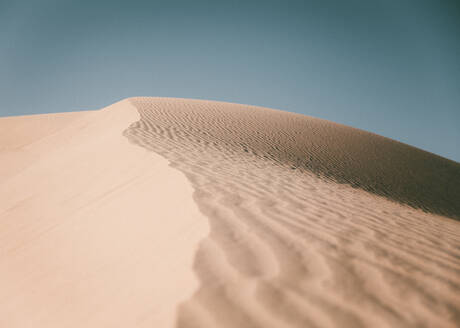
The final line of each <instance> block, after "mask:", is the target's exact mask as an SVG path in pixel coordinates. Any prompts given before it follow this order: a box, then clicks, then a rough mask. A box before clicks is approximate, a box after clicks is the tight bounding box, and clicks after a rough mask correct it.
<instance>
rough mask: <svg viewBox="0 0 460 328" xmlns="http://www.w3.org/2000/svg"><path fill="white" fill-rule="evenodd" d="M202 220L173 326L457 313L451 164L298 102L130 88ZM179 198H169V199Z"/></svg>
mask: <svg viewBox="0 0 460 328" xmlns="http://www.w3.org/2000/svg"><path fill="white" fill-rule="evenodd" d="M131 103H132V104H133V105H134V106H136V108H137V109H138V111H139V113H140V115H141V120H140V121H138V122H136V123H134V124H132V125H131V126H130V127H129V128H128V129H127V130H126V131H125V132H124V134H125V136H126V137H128V138H129V140H130V141H132V142H134V143H136V144H138V145H140V146H142V147H145V148H148V149H150V150H153V151H154V152H156V153H158V154H160V155H162V156H164V157H165V158H167V159H168V160H169V161H170V163H171V164H170V165H171V166H172V167H174V168H176V169H178V170H180V171H182V172H183V173H185V174H186V176H187V177H188V179H189V180H190V181H191V183H192V184H193V187H194V189H195V193H194V198H195V201H196V202H197V204H198V205H199V208H200V210H201V211H202V213H204V214H205V215H206V216H207V217H208V218H209V223H210V226H211V232H210V235H209V237H208V238H206V239H205V240H203V241H202V243H201V246H200V249H199V251H198V253H197V254H196V259H195V270H196V272H197V275H198V276H199V279H200V281H201V287H200V289H199V290H198V292H197V293H196V294H195V295H194V296H193V298H192V299H190V300H189V301H187V302H185V303H184V304H182V306H181V308H180V314H179V318H178V321H177V326H178V327H408V326H414V327H456V326H458V323H459V322H460V296H459V295H460V223H459V222H458V221H456V220H452V219H449V218H446V217H450V218H454V219H460V201H459V200H460V187H459V182H460V164H458V163H456V162H453V161H449V160H446V159H444V158H441V157H438V156H436V155H433V154H430V153H427V152H424V151H421V150H419V149H416V148H413V147H410V146H407V145H404V144H401V143H398V142H396V141H392V140H389V139H386V138H383V137H380V136H377V135H374V134H371V133H367V132H364V131H361V130H357V129H353V128H349V127H346V126H342V125H338V124H334V123H331V122H327V121H323V120H319V119H314V118H310V117H307V116H303V115H296V114H289V113H285V112H280V111H275V110H270V109H263V108H258V107H253V106H244V105H235V104H227V103H218V102H209V101H197V100H181V99H167V98H133V99H131ZM178 206H179V205H178Z"/></svg>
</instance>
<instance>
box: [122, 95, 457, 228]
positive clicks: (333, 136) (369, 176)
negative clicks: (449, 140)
mask: <svg viewBox="0 0 460 328" xmlns="http://www.w3.org/2000/svg"><path fill="white" fill-rule="evenodd" d="M131 101H132V103H133V104H134V105H135V106H136V107H138V108H139V109H140V113H141V115H142V116H143V120H146V119H148V117H147V116H148V115H154V118H153V119H154V121H155V122H156V123H157V124H158V126H167V127H169V128H171V129H172V130H173V131H176V132H177V133H178V134H179V135H183V136H184V137H185V138H190V139H191V140H196V141H198V142H203V143H208V144H212V145H215V147H220V148H226V149H227V150H228V151H231V152H238V151H241V152H246V153H251V154H253V155H255V156H257V157H260V158H265V159H269V160H271V161H273V162H275V163H277V164H280V165H286V166H288V167H289V168H291V169H293V170H307V171H310V172H313V173H315V174H317V175H318V176H321V177H326V178H329V179H332V180H334V181H336V182H339V183H346V184H349V185H351V186H353V187H356V188H361V189H363V190H365V191H368V192H371V193H374V194H376V195H379V196H384V197H386V198H388V199H391V200H393V201H396V202H400V203H404V204H407V205H410V206H412V207H414V208H419V209H422V210H424V211H427V212H431V213H435V214H439V215H444V216H447V217H450V218H454V219H457V220H459V219H460V201H459V200H460V164H459V163H457V162H454V161H451V160H448V159H445V158H442V157H440V156H437V155H434V154H432V153H429V152H426V151H423V150H420V149H418V148H415V147H411V146H409V145H406V144H403V143H400V142H397V141H394V140H391V139H388V138H385V137H382V136H379V135H376V134H372V133H369V132H366V131H362V130H359V129H354V128H351V127H348V126H344V125H340V124H336V123H333V122H329V121H325V120H321V119H317V118H312V117H309V116H305V115H299V114H294V113H288V112H284V111H279V110H273V109H267V108H261V107H255V106H246V105H236V104H229V103H221V102H212V101H197V100H187V101H186V103H185V104H184V105H181V106H177V104H178V102H180V101H181V100H177V99H167V98H164V99H160V98H155V101H154V102H152V100H151V98H133V99H131Z"/></svg>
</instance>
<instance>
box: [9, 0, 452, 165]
mask: <svg viewBox="0 0 460 328" xmlns="http://www.w3.org/2000/svg"><path fill="white" fill-rule="evenodd" d="M459 35H460V3H459V2H458V1H434V0H433V1H424V0H417V1H415V0H414V1H410V0H404V1H379V0H374V1H372V0H362V1H358V0H349V1H343V0H322V1H319V0H318V1H308V0H305V1H270V0H267V1H200V0H197V1H174V0H169V1H136V0H132V1H119V0H113V1H106V0H102V1H88V0H80V1H68V0H59V1H57V0H42V1H21V0H14V1H10V0H2V1H1V2H0V41H1V42H0V96H1V98H2V101H1V105H0V116H7V115H22V114H35V113H49V112H63V111H75V110H85V109H97V108H101V107H103V106H106V105H108V104H111V103H113V102H116V101H118V100H120V99H123V98H126V97H131V96H164V97H182V98H199V99H211V100H221V101H229V102H236V103H245V104H252V105H260V106H266V107H272V108H278V109H283V110H287V111H291V112H298V113H303V114H307V115H312V116H315V117H320V118H324V119H328V120H332V121H335V122H339V123H343V124H347V125H351V126H354V127H358V128H361V129H365V130H368V131H372V132H375V133H378V134H381V135H384V136H386V137H390V138H393V139H396V140H399V141H402V142H405V143H408V144H411V145H414V146H417V147H420V148H422V149H425V150H428V151H431V152H434V153H436V154H439V155H441V156H444V157H447V158H450V159H453V160H456V161H460V106H459V104H460V59H459V58H460V37H459Z"/></svg>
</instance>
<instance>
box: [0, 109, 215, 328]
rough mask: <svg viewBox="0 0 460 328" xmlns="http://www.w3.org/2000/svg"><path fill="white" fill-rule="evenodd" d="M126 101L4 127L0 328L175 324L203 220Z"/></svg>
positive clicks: (190, 286) (10, 121) (8, 121)
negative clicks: (141, 141)
mask: <svg viewBox="0 0 460 328" xmlns="http://www.w3.org/2000/svg"><path fill="white" fill-rule="evenodd" d="M137 119H139V115H138V114H137V111H136V110H135V109H134V108H133V107H132V106H130V105H129V104H128V103H127V102H121V103H118V104H116V105H113V106H111V107H110V108H107V109H104V110H101V111H95V112H82V113H70V114H51V115H37V116H28V117H12V118H3V119H0V131H1V135H2V136H8V138H4V137H2V138H1V139H0V149H1V152H0V153H1V159H2V171H1V175H0V200H1V201H0V327H8V328H13V327H18V328H24V327H138V326H139V327H155V326H158V327H171V326H174V324H175V320H176V319H175V318H176V316H177V306H178V304H179V303H180V302H182V301H184V300H185V299H187V298H188V297H190V296H191V294H192V293H193V292H194V291H195V290H196V288H197V287H198V280H197V279H196V276H195V275H194V273H193V270H192V264H193V259H194V256H195V252H196V249H197V245H198V242H199V241H200V240H201V239H202V238H204V237H205V236H206V235H207V232H208V226H207V223H206V219H205V218H204V217H203V216H202V214H200V212H199V211H198V208H197V206H196V205H195V203H194V202H193V200H192V192H193V190H192V187H191V186H190V184H189V182H188V181H187V180H186V178H185V177H184V176H183V175H182V174H181V173H180V172H178V171H176V170H173V169H171V168H170V167H168V163H167V161H166V160H165V159H163V158H161V157H160V156H158V155H155V154H153V153H151V152H149V151H147V150H145V149H143V148H141V147H135V146H133V145H131V144H130V143H129V142H128V140H127V139H126V138H125V137H123V135H122V132H123V130H124V129H126V127H127V125H129V123H130V122H133V121H136V120H137Z"/></svg>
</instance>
